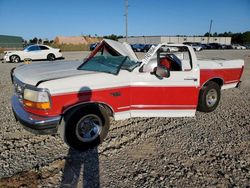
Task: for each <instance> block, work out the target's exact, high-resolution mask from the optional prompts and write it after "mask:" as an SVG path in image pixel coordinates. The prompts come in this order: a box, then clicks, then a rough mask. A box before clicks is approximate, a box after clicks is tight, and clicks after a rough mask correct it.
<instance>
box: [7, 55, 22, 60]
mask: <svg viewBox="0 0 250 188" xmlns="http://www.w3.org/2000/svg"><path fill="white" fill-rule="evenodd" d="M12 56H17V57H19V59H20V60H21V58H20V56H19V55H17V54H13V55H11V56H10V57H12ZM10 57H9V58H10Z"/></svg>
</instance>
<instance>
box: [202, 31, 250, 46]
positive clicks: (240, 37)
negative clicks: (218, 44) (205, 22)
mask: <svg viewBox="0 0 250 188" xmlns="http://www.w3.org/2000/svg"><path fill="white" fill-rule="evenodd" d="M208 36H209V33H208V32H207V33H205V34H204V37H208ZM210 37H232V40H231V41H232V42H231V43H232V44H250V31H246V32H244V33H232V32H224V33H217V32H215V33H213V34H210Z"/></svg>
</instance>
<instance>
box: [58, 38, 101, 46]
mask: <svg viewBox="0 0 250 188" xmlns="http://www.w3.org/2000/svg"><path fill="white" fill-rule="evenodd" d="M101 40H102V38H99V37H83V36H80V37H78V36H72V37H67V36H57V37H56V38H55V39H54V43H55V44H73V45H78V44H91V43H95V42H100V41H101Z"/></svg>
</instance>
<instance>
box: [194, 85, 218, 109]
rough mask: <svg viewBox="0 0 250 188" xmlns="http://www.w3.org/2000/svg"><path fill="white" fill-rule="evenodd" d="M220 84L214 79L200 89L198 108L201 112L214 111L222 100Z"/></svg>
mask: <svg viewBox="0 0 250 188" xmlns="http://www.w3.org/2000/svg"><path fill="white" fill-rule="evenodd" d="M220 90H221V89H220V86H219V85H218V84H217V83H216V82H213V81H210V82H208V83H206V84H205V85H204V86H203V87H202V88H201V90H200V94H199V103H198V107H197V109H198V110H199V111H201V112H212V111H214V110H215V109H216V107H217V106H218V104H219V101H220Z"/></svg>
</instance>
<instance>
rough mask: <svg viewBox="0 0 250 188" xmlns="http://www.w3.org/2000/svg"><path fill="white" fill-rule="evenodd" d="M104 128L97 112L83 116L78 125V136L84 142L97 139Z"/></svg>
mask: <svg viewBox="0 0 250 188" xmlns="http://www.w3.org/2000/svg"><path fill="white" fill-rule="evenodd" d="M101 129H102V120H101V119H100V117H98V116H97V115H95V114H88V115H86V116H84V117H82V118H81V119H80V120H79V121H78V123H77V125H76V136H77V138H78V139H79V140H80V141H82V142H91V141H93V140H95V139H96V138H97V137H98V136H99V134H100V132H101Z"/></svg>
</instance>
